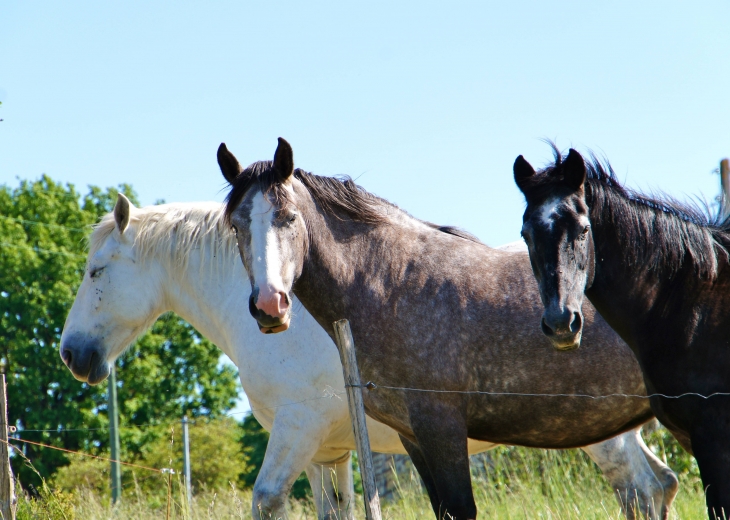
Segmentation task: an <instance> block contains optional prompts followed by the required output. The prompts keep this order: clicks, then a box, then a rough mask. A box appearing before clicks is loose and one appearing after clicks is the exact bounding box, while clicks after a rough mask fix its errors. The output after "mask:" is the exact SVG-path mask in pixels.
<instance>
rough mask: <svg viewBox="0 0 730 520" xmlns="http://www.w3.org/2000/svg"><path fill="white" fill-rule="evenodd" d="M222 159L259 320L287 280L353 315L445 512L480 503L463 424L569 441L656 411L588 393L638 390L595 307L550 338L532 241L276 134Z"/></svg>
mask: <svg viewBox="0 0 730 520" xmlns="http://www.w3.org/2000/svg"><path fill="white" fill-rule="evenodd" d="M219 164H220V166H221V169H222V171H223V173H224V176H225V177H226V179H227V180H228V181H229V182H230V183H231V184H232V190H231V192H230V193H229V196H228V206H227V215H228V217H229V220H230V222H231V225H232V226H233V227H234V229H235V230H236V233H237V239H238V246H239V250H240V252H241V257H242V259H243V263H244V265H245V267H246V270H247V272H248V276H249V279H250V282H251V287H252V293H251V295H250V298H249V305H248V306H249V311H250V312H251V314H252V315H253V316H254V317H255V318H256V320H257V322H258V325H259V328H260V329H261V330H262V331H263V332H266V333H273V332H279V331H283V330H286V329H287V328H288V327H289V325H290V322H291V319H292V296H291V293H292V292H293V293H294V294H296V296H297V297H298V298H299V300H300V301H301V302H302V304H303V305H304V306H305V307H306V309H307V310H308V311H309V312H310V313H311V314H312V316H313V317H314V318H315V320H317V322H318V323H319V324H320V325H321V326H322V327H323V328H324V329H325V330H326V331H327V332H328V333H329V334H330V335H332V334H333V329H332V323H333V322H334V321H336V320H338V319H341V318H348V319H349V320H350V324H351V327H352V332H353V335H354V338H355V345H356V350H357V357H358V363H359V365H360V372H361V374H362V377H363V379H364V380H365V381H368V380H369V381H372V382H374V383H375V384H376V385H378V388H376V389H374V390H367V391H364V394H365V395H364V399H365V406H366V410H367V412H368V414H369V415H370V416H372V417H374V418H376V419H378V420H379V421H382V422H384V423H385V424H387V425H389V426H391V427H392V428H394V429H395V430H396V431H398V432H399V433H400V435H401V439H402V441H403V444H404V446H405V447H406V449H407V450H408V453H409V454H410V456H411V458H412V459H413V462H414V464H415V466H416V468H417V469H418V471H419V473H420V475H421V477H422V478H423V480H424V483H425V485H426V488H427V490H428V493H429V497H430V499H431V504H432V506H433V509H434V512H435V513H436V515H437V516H438V517H439V518H442V517H444V516H445V515H446V514H448V515H450V517H452V518H455V519H472V518H475V517H476V506H475V503H474V498H473V494H472V490H471V480H470V473H469V462H468V454H467V438H473V439H479V440H483V441H487V442H496V443H505V444H517V445H523V446H533V447H544V448H569V447H574V446H584V445H586V444H591V443H595V442H597V441H600V440H602V439H606V438H608V437H611V436H613V435H616V434H618V433H620V432H623V431H626V430H628V429H630V428H633V427H635V426H636V425H638V424H641V423H643V422H644V421H646V420H648V419H649V418H650V417H651V416H652V414H651V412H650V410H649V407H648V404H647V401H646V399H643V398H635V397H625V396H615V395H614V396H612V397H606V398H600V399H595V398H591V397H587V396H607V395H611V394H630V395H640V396H643V395H645V388H644V384H643V381H642V378H641V373H640V371H639V367H638V365H637V363H636V360H635V358H634V356H633V355H632V354H631V352H630V350H629V349H628V347H627V346H626V345H625V344H624V343H623V342H622V341H621V340H620V339H619V338H618V336H617V335H616V334H615V333H614V332H613V331H612V330H611V329H610V327H608V326H607V325H606V324H605V322H603V321H602V320H601V319H600V317H599V316H597V315H596V314H595V313H594V310H593V308H591V307H590V306H588V305H586V306H585V307H584V309H583V311H584V316H585V339H586V341H585V347H586V348H584V349H582V350H581V351H579V352H577V353H576V354H574V355H572V356H566V355H563V354H562V353H560V352H555V351H552V350H550V349H548V348H546V342H547V340H546V338H545V337H544V336H543V335H542V333H541V332H540V330H539V329H538V328H536V327H535V326H534V325H533V324H534V323H535V320H539V316H540V314H541V312H542V305H541V303H540V297H539V294H538V291H537V286H536V284H535V281H534V278H533V276H532V272H531V270H530V265H529V262H528V259H527V257H526V256H522V255H514V254H509V253H505V252H502V251H498V250H495V249H491V248H489V247H487V246H485V245H483V244H481V243H479V242H477V241H475V240H473V239H471V238H469V237H468V236H466V235H463V236H459V234H458V233H456V232H454V231H453V230H442V229H440V228H438V227H436V226H433V225H431V224H428V223H425V222H423V221H420V220H418V219H415V218H413V217H411V216H410V215H408V214H407V213H406V212H404V211H402V210H400V209H398V208H397V207H396V206H394V205H392V204H390V203H388V202H386V201H385V200H382V199H379V198H377V197H375V196H373V195H371V194H369V193H366V192H364V191H363V190H362V189H360V188H358V187H357V186H355V185H354V183H352V181H349V180H344V181H343V180H339V179H333V178H327V177H319V176H315V175H312V174H309V173H306V172H303V171H301V170H296V171H294V163H293V153H292V150H291V147H290V146H289V144H288V143H287V142H286V141H284V140H283V139H280V140H279V147H278V148H277V151H276V154H275V156H274V161H273V162H271V161H264V162H258V163H254V164H253V165H251V166H249V167H248V168H246V169H245V170H243V169H242V168H240V166H239V164H238V161H237V160H236V159H235V157H233V155H232V154H230V152H228V150H227V149H226V148H225V146H224V145H222V146H221V148H220V149H219ZM239 312H244V309H239ZM515 394H533V395H515ZM545 394H551V396H548V395H545ZM554 394H567V396H566V395H561V396H555V395H554ZM663 477H666V478H667V481H669V480H671V481H672V482H673V483H674V485H675V486H676V479H674V477H673V475H671V474H669V473H664V474H663Z"/></svg>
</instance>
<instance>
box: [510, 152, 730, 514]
mask: <svg viewBox="0 0 730 520" xmlns="http://www.w3.org/2000/svg"><path fill="white" fill-rule="evenodd" d="M555 152H556V159H555V163H554V164H553V165H551V166H550V167H548V168H546V169H545V170H542V171H540V172H535V170H534V169H533V168H532V166H530V164H529V163H528V162H527V161H525V160H524V159H523V158H522V156H520V157H518V158H517V161H515V165H514V176H515V181H516V182H517V185H518V186H519V188H520V189H521V190H522V192H523V193H524V195H525V198H526V200H527V209H526V210H525V214H524V225H523V228H522V234H523V236H524V237H525V240H526V241H527V244H528V247H529V251H530V258H531V261H532V266H533V269H534V272H535V276H536V277H537V280H538V284H539V287H540V294H541V296H542V300H543V303H544V304H545V310H544V314H543V318H542V328H543V331H544V332H545V334H546V335H547V336H548V337H549V338H550V339H551V340H552V342H553V345H554V346H555V347H556V348H558V349H572V348H576V347H578V346H579V345H580V342H581V331H583V335H584V340H586V339H587V337H585V330H586V329H585V324H584V323H583V319H584V315H583V313H582V312H581V306H582V305H583V293H584V291H585V295H586V296H588V299H589V300H590V301H591V303H593V305H595V306H596V309H598V311H599V312H600V313H601V316H603V317H604V318H605V319H606V321H607V322H608V323H609V324H610V325H611V326H612V327H613V328H614V330H616V332H618V333H619V334H620V335H621V337H622V338H623V339H624V340H625V341H626V342H627V343H628V344H629V346H630V347H631V348H632V350H633V351H634V353H635V354H636V356H637V358H638V360H639V363H640V364H641V368H642V371H643V373H644V379H645V381H646V386H647V388H648V389H649V392H650V393H652V394H653V393H658V394H663V395H664V396H669V397H664V396H660V395H657V396H654V397H652V398H651V406H652V409H653V410H654V412H655V413H656V416H657V418H658V419H659V420H660V421H661V422H662V423H663V424H664V425H665V426H666V427H667V428H668V429H669V430H670V431H671V432H672V433H673V434H674V436H675V437H676V438H677V440H678V441H679V442H680V443H681V444H682V446H684V448H685V449H687V450H688V451H689V452H690V453H693V454H694V456H695V458H696V459H697V464H698V465H699V468H700V473H701V475H702V483H703V485H704V486H705V490H706V496H707V506H708V508H709V515H710V517H711V518H715V517H716V516H717V517H719V518H727V517H729V516H730V393H728V392H730V268H729V266H728V247H730V233H729V232H728V231H729V230H730V225H729V222H728V221H727V220H726V221H724V222H719V221H718V220H717V219H714V218H712V217H710V216H708V215H707V214H706V213H707V212H704V211H701V210H698V209H696V208H693V207H689V206H687V205H683V204H680V203H678V202H676V201H674V200H671V199H668V198H650V197H646V196H643V195H640V194H637V193H635V192H632V191H630V190H628V189H626V188H624V187H622V186H621V185H620V184H619V182H618V181H617V180H616V177H615V175H614V174H613V172H612V171H611V168H610V166H603V165H601V164H600V162H599V161H597V160H595V158H594V160H593V161H591V162H590V163H586V162H585V161H584V160H583V158H582V157H581V156H580V154H578V152H576V151H575V150H570V153H569V154H568V156H567V157H566V158H565V159H563V158H562V157H561V154H560V153H559V152H558V151H557V150H555ZM606 366H607V367H608V366H611V365H606Z"/></svg>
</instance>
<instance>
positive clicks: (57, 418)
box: [0, 176, 238, 486]
mask: <svg viewBox="0 0 730 520" xmlns="http://www.w3.org/2000/svg"><path fill="white" fill-rule="evenodd" d="M119 191H122V192H124V193H125V194H126V195H127V196H128V197H129V198H130V199H131V200H132V201H135V200H136V197H135V193H134V192H133V190H132V189H131V187H130V186H128V185H120V186H119ZM117 192H118V190H117V189H115V188H108V189H106V190H102V189H100V188H97V187H90V188H89V192H88V193H87V194H85V195H84V196H83V197H80V195H79V193H78V192H77V191H76V189H75V188H74V186H73V185H65V186H63V185H61V184H59V183H55V182H54V181H53V180H52V179H51V178H49V177H48V176H43V177H42V178H41V179H40V180H38V181H25V180H24V181H21V182H20V184H19V186H18V187H16V188H10V187H8V186H0V248H2V255H0V369H2V370H3V371H4V372H5V373H6V377H7V379H8V396H9V420H10V422H11V424H16V425H17V426H18V428H19V433H18V436H19V437H20V438H23V439H27V440H31V441H36V442H43V443H45V444H51V445H54V446H60V447H64V448H67V449H72V450H83V451H85V452H89V453H102V452H105V451H106V450H107V448H108V444H109V439H108V436H109V433H108V430H107V427H108V421H107V416H106V394H107V385H106V384H102V385H99V386H96V387H91V386H89V385H87V384H82V383H79V382H78V381H76V380H75V379H74V378H73V376H72V375H71V373H70V372H69V371H68V369H67V368H66V367H65V366H64V365H63V363H62V361H61V359H60V356H59V354H58V347H59V340H60V336H61V331H62V329H63V324H64V322H65V319H66V314H67V313H68V311H69V309H70V307H71V304H72V303H73V300H74V296H75V293H76V289H77V288H78V286H79V284H80V282H81V278H82V276H83V273H84V269H85V258H86V238H87V236H88V234H89V232H90V230H91V227H90V226H91V225H93V224H94V223H96V222H97V221H98V219H99V218H100V217H101V216H102V215H103V214H105V213H107V212H109V211H111V209H113V206H114V203H115V201H116V198H117ZM219 356H220V352H219V351H218V350H217V348H216V347H215V346H213V345H212V344H211V343H210V342H208V341H207V340H205V339H204V338H202V337H201V336H200V334H199V333H198V332H197V331H196V330H195V329H194V328H192V327H191V326H190V325H189V324H187V323H186V322H184V321H183V320H182V319H180V318H179V317H177V316H174V315H166V316H164V317H163V318H162V319H160V320H158V322H157V323H156V324H155V325H154V327H153V328H152V330H151V331H150V332H148V333H147V334H145V335H144V336H142V337H141V338H140V339H139V340H138V341H137V342H136V343H135V345H134V346H132V348H131V349H130V350H129V352H128V353H127V354H126V355H125V356H123V358H122V359H121V360H120V361H119V362H118V369H117V381H118V385H119V389H118V396H119V401H120V423H121V439H122V456H123V457H125V458H131V459H134V458H138V457H140V456H141V455H142V451H143V447H144V446H145V445H146V444H148V443H152V442H154V441H155V440H156V439H158V438H160V437H162V436H164V435H165V434H166V432H167V430H168V429H169V425H170V424H172V423H178V422H179V420H180V418H181V417H182V415H183V414H185V413H187V414H189V415H190V416H191V417H199V416H201V417H202V416H209V417H215V416H217V415H220V414H222V413H224V412H225V411H227V410H229V409H230V408H231V407H232V406H233V404H234V401H235V398H236V396H237V391H238V381H237V377H236V374H235V371H234V370H233V369H232V368H231V367H229V366H222V365H220V364H219V363H218V360H219ZM88 429H91V430H88ZM39 430H55V431H39ZM78 430H81V431H78ZM23 450H24V451H25V453H26V455H27V457H28V458H29V459H30V460H31V461H32V463H33V465H34V467H35V469H36V470H37V471H38V473H39V474H40V475H41V476H42V477H44V478H47V477H49V476H50V475H52V474H53V473H54V472H55V471H56V470H57V469H58V468H59V467H61V466H64V465H66V464H68V461H69V457H68V456H67V455H66V454H64V453H62V452H59V451H55V450H49V449H42V448H39V447H37V446H33V445H31V444H24V445H23ZM13 464H14V470H15V472H16V475H18V476H19V479H20V481H21V483H34V484H35V485H36V486H38V484H39V479H38V476H37V475H36V473H35V472H34V471H33V470H31V469H30V468H28V467H26V466H25V465H24V464H23V463H22V461H21V459H20V457H15V458H14V460H13Z"/></svg>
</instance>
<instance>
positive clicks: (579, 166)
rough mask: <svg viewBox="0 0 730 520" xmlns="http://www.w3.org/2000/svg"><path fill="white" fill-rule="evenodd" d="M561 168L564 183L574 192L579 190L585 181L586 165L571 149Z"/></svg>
mask: <svg viewBox="0 0 730 520" xmlns="http://www.w3.org/2000/svg"><path fill="white" fill-rule="evenodd" d="M561 167H562V170H563V178H564V179H565V182H567V183H568V185H569V186H570V187H571V188H573V189H574V190H579V189H581V188H582V187H583V183H584V182H585V181H586V163H585V161H584V160H583V157H582V156H581V155H580V154H579V153H578V152H576V151H575V150H573V149H572V148H571V149H570V151H569V152H568V157H566V158H565V160H564V161H563V164H562V165H561Z"/></svg>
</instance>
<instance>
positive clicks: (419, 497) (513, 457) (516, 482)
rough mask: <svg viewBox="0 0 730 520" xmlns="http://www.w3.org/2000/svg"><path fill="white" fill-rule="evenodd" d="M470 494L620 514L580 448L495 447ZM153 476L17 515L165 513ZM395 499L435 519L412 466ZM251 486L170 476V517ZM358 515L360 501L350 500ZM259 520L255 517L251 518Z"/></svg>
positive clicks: (212, 506)
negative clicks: (192, 491)
mask: <svg viewBox="0 0 730 520" xmlns="http://www.w3.org/2000/svg"><path fill="white" fill-rule="evenodd" d="M473 470H474V471H473V484H474V486H473V488H474V495H475V498H476V502H477V508H478V510H479V518H480V519H507V520H510V519H521V520H522V519H534V518H537V519H549V520H579V519H580V520H591V519H601V520H619V519H621V518H623V515H622V513H621V508H620V506H619V504H618V502H617V500H616V499H615V497H614V495H613V492H612V490H611V489H610V487H609V486H608V484H607V482H606V480H605V479H604V478H603V476H602V475H601V474H600V472H599V471H598V470H597V469H596V467H595V465H594V464H593V463H592V462H591V461H590V460H589V459H588V458H587V457H586V456H585V455H584V454H583V453H582V452H580V451H576V450H570V451H564V452H561V451H547V450H526V449H522V448H507V447H500V448H498V449H496V450H494V451H493V452H490V453H489V454H488V455H487V456H484V457H482V458H481V464H476V465H475V466H474V468H473ZM157 478H159V479H160V482H159V484H160V486H159V488H160V489H161V490H164V491H165V492H162V493H157V494H155V493H149V492H147V491H144V490H143V489H144V488H143V487H140V486H138V485H134V486H129V487H128V488H127V489H125V492H124V497H123V500H122V501H121V503H119V504H117V505H111V504H110V501H109V498H108V495H103V496H100V495H99V494H98V493H96V492H93V491H90V490H88V489H83V488H79V489H76V490H74V491H73V492H71V493H68V492H62V491H52V490H51V489H49V488H48V487H45V488H44V489H43V490H40V498H37V499H30V498H28V497H27V496H26V495H23V494H21V497H20V500H19V508H18V520H28V519H31V518H32V519H36V518H42V519H50V520H57V519H65V520H77V519H84V520H86V519H98V520H106V519H109V520H112V519H114V520H119V519H128V518H134V519H139V520H152V519H165V518H166V515H167V502H168V501H167V494H166V490H167V480H166V478H167V477H162V476H161V477H157ZM397 478H398V481H397V488H398V498H397V500H395V501H390V502H386V503H383V504H382V508H383V517H384V518H386V519H389V520H416V519H422V518H426V519H428V518H434V517H433V513H432V512H431V506H430V503H429V501H428V497H427V496H426V495H425V494H424V493H423V491H422V489H421V484H420V480H419V479H418V476H417V475H416V474H415V473H414V472H411V473H410V474H406V475H398V476H397ZM680 482H681V483H680V486H681V487H680V492H679V494H678V496H677V499H676V500H675V502H674V508H673V510H672V513H671V516H670V518H671V519H673V520H678V519H682V520H693V519H704V518H706V513H705V507H704V497H703V494H702V488H701V486H700V485H698V483H697V481H696V480H695V479H692V478H690V477H681V479H680ZM250 511H251V491H250V490H245V491H241V490H238V489H236V488H235V486H230V487H228V488H226V489H219V490H202V491H201V492H200V493H198V495H196V496H195V497H194V499H193V502H192V504H189V507H188V504H187V503H186V500H185V490H184V486H183V485H182V482H181V481H180V480H178V479H177V478H176V479H175V480H174V481H173V485H172V493H171V495H170V518H174V519H176V520H213V519H216V520H218V519H220V520H224V519H225V520H227V519H246V520H254V519H252V518H251V512H250ZM355 511H356V516H357V518H358V519H360V518H363V517H364V516H363V514H362V511H363V507H362V501H361V500H360V501H359V502H358V503H357V504H356V505H355ZM290 518H293V519H312V520H314V519H316V514H315V511H314V507H313V505H312V503H311V502H310V501H307V500H303V501H292V502H291V503H290ZM256 520H259V519H256Z"/></svg>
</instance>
